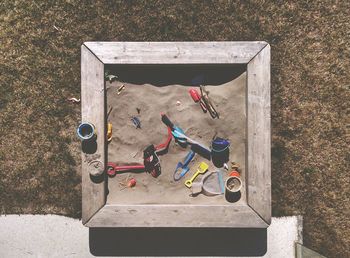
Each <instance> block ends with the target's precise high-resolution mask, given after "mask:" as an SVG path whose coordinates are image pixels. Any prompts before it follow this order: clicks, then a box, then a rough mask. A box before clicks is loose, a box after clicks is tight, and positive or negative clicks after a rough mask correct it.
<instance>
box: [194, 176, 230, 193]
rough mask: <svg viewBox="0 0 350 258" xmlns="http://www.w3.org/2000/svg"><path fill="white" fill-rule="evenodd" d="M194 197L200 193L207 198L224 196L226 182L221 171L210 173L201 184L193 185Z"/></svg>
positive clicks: (195, 183)
mask: <svg viewBox="0 0 350 258" xmlns="http://www.w3.org/2000/svg"><path fill="white" fill-rule="evenodd" d="M191 191H192V195H193V196H195V195H198V194H200V193H202V194H204V195H207V196H214V195H219V194H223V193H224V192H225V186H224V180H223V176H222V172H221V171H215V172H210V173H209V174H207V175H205V176H203V178H202V180H201V181H200V182H194V183H193V184H192V188H191Z"/></svg>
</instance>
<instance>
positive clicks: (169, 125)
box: [161, 114, 174, 130]
mask: <svg viewBox="0 0 350 258" xmlns="http://www.w3.org/2000/svg"><path fill="white" fill-rule="evenodd" d="M161 116H162V122H163V123H164V124H165V125H166V126H168V127H170V128H171V130H173V129H174V124H173V123H172V122H171V121H170V119H169V118H168V117H167V115H166V114H161Z"/></svg>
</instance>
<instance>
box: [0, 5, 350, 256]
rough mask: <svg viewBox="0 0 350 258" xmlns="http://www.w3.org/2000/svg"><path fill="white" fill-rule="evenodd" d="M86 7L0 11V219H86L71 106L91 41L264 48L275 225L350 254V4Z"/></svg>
mask: <svg viewBox="0 0 350 258" xmlns="http://www.w3.org/2000/svg"><path fill="white" fill-rule="evenodd" d="M47 2H56V3H55V4H53V3H47ZM87 2H89V3H88V4H81V3H79V2H78V1H73V0H67V1H39V0H35V1H34V0H32V1H31V0H30V1H10V0H4V1H1V3H0V53H1V58H0V125H1V126H0V176H1V179H0V213H2V214H10V213H55V214H63V215H68V216H72V217H76V218H79V217H80V216H81V175H80V173H81V172H80V143H79V141H78V139H77V138H76V136H75V128H76V126H77V124H78V123H79V121H80V106H79V105H76V104H70V103H68V102H67V100H66V99H67V98H68V97H77V98H79V94H80V46H81V44H82V43H83V42H84V41H102V40H107V41H110V40H115V41H197V40H202V41H213V40H219V41H221V40H265V41H267V42H269V43H270V45H271V52H272V65H271V68H272V71H271V72H272V82H271V86H272V95H271V98H272V146H273V147H272V148H273V149H272V155H273V157H272V159H273V164H272V165H273V166H272V195H273V196H272V201H273V203H272V205H273V216H286V215H295V214H301V215H303V217H304V243H305V245H306V246H308V247H309V248H312V249H314V250H317V251H318V252H320V253H321V254H323V255H326V256H328V257H349V256H350V251H349V246H350V230H349V227H350V223H349V217H350V215H349V213H350V212H349V211H350V200H349V199H350V194H349V191H350V190H349V189H350V179H349V178H350V177H349V175H348V168H349V166H348V164H349V162H350V154H349V150H348V146H349V144H350V140H349V137H347V136H346V130H347V128H346V126H345V124H346V121H345V120H346V118H348V116H349V111H347V108H348V104H349V97H350V94H349V86H350V73H349V71H350V18H349V17H350V2H349V1H319V0H315V1H274V2H272V1H263V0H260V1H241V2H239V1H188V0H184V1H176V2H175V1H137V2H136V1H105V2H102V1H85V3H87ZM95 2H96V3H95ZM112 2H114V3H112Z"/></svg>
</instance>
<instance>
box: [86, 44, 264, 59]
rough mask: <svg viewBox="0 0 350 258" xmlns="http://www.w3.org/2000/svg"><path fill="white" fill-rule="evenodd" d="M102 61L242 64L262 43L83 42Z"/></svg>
mask: <svg viewBox="0 0 350 258" xmlns="http://www.w3.org/2000/svg"><path fill="white" fill-rule="evenodd" d="M84 44H85V45H86V46H87V47H88V48H89V49H90V50H91V51H92V52H93V53H94V54H95V55H96V56H97V57H98V58H99V59H100V60H101V61H102V62H103V63H104V64H246V63H248V62H249V61H250V60H251V59H252V58H253V57H254V56H255V55H256V53H258V52H259V51H260V50H261V49H262V48H263V47H264V46H266V44H267V43H266V42H261V41H256V42H252V41H251V42H85V43H84Z"/></svg>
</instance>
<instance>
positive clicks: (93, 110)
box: [81, 45, 106, 224]
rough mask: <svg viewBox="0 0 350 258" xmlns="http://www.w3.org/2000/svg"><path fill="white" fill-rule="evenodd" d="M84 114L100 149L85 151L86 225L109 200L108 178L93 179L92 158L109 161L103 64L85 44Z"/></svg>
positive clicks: (83, 203)
mask: <svg viewBox="0 0 350 258" xmlns="http://www.w3.org/2000/svg"><path fill="white" fill-rule="evenodd" d="M81 116H82V121H83V122H90V123H92V124H93V125H94V126H95V128H96V131H97V140H96V142H97V149H96V151H95V152H94V153H93V154H86V153H84V152H83V153H82V220H83V224H85V223H86V222H87V221H88V220H89V219H90V218H91V217H92V216H93V215H94V214H95V213H96V212H97V211H98V210H99V209H100V208H101V207H102V206H103V205H104V204H105V202H106V200H105V198H106V193H105V184H106V180H105V178H103V176H102V180H100V181H99V182H97V180H95V182H94V181H93V180H92V179H91V177H90V173H92V172H93V171H90V170H91V169H92V167H91V166H89V161H91V160H99V161H101V162H102V165H103V167H104V166H105V161H106V155H105V154H106V151H105V147H106V139H105V135H106V133H105V132H106V129H105V84H104V64H103V63H101V61H99V60H98V59H97V58H96V57H95V56H94V55H93V54H92V53H91V51H90V50H89V49H87V48H86V47H85V46H84V45H83V46H82V47H81Z"/></svg>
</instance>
